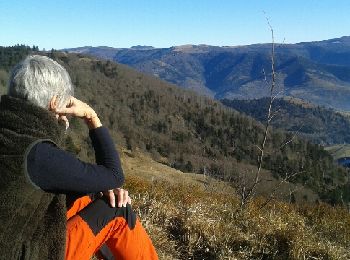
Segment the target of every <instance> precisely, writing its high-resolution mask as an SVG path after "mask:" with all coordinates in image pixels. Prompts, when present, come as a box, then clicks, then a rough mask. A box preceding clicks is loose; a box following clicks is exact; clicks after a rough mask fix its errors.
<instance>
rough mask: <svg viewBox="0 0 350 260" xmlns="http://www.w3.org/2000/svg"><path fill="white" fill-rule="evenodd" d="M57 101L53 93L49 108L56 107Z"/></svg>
mask: <svg viewBox="0 0 350 260" xmlns="http://www.w3.org/2000/svg"><path fill="white" fill-rule="evenodd" d="M57 103H58V99H57V95H54V96H53V97H52V98H51V100H50V102H49V110H50V111H55V110H56V109H57Z"/></svg>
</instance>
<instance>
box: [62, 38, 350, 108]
mask: <svg viewBox="0 0 350 260" xmlns="http://www.w3.org/2000/svg"><path fill="white" fill-rule="evenodd" d="M275 47H276V55H275V62H276V68H275V69H276V73H277V83H278V84H277V85H278V89H279V91H282V92H281V93H282V94H283V95H285V96H292V97H297V98H301V99H304V100H306V101H309V102H312V103H315V104H318V105H323V106H327V107H332V108H335V109H338V110H350V102H349V100H350V37H349V36H344V37H341V38H337V39H330V40H325V41H319V42H302V43H297V44H276V45H275ZM66 51H68V52H78V53H84V54H89V55H93V56H96V57H99V58H104V59H110V60H113V61H116V62H119V63H123V64H127V65H129V66H132V67H134V68H136V69H137V70H139V71H141V72H144V73H146V74H151V75H155V76H157V77H159V78H161V79H163V80H166V81H168V82H171V83H174V84H176V85H178V86H181V87H184V88H188V89H193V90H195V91H197V92H199V93H201V94H206V95H210V96H213V97H215V98H217V99H222V98H227V99H253V98H261V97H264V96H266V95H267V93H268V92H267V90H268V82H266V81H265V76H266V78H267V81H268V80H269V75H270V73H271V44H254V45H248V46H235V47H231V46H224V47H218V46H209V45H184V46H176V47H170V48H153V47H151V46H134V47H131V48H111V47H80V48H72V49H66Z"/></svg>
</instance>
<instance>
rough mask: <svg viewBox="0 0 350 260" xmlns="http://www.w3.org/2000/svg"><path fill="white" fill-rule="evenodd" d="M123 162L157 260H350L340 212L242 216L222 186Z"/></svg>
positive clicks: (253, 208) (345, 218)
mask: <svg viewBox="0 0 350 260" xmlns="http://www.w3.org/2000/svg"><path fill="white" fill-rule="evenodd" d="M122 159H123V164H124V169H125V171H126V174H127V185H126V186H127V188H128V189H129V190H130V192H131V193H132V194H133V205H134V208H135V209H136V211H137V212H138V215H139V216H140V218H141V220H142V222H143V225H144V226H145V228H146V229H147V230H148V232H149V234H150V236H151V237H152V240H153V242H154V244H155V247H156V248H157V251H158V254H159V256H160V259H350V251H349V250H350V214H349V213H348V212H347V211H346V210H345V209H342V208H333V207H331V206H329V205H325V204H320V205H313V206H310V205H299V206H296V205H291V204H287V203H283V202H278V201H273V202H271V203H270V204H269V205H268V206H267V207H265V208H263V209H260V205H261V204H262V203H263V202H264V200H263V199H255V200H254V201H253V202H252V203H251V204H250V205H249V207H248V208H247V209H246V210H245V211H244V212H240V211H239V210H238V207H239V201H238V199H237V198H236V197H235V196H234V195H233V192H230V188H227V189H224V188H223V187H224V186H225V185H224V184H223V183H220V182H215V181H213V182H211V187H210V188H208V186H206V185H203V181H201V179H200V176H197V175H192V176H193V177H194V178H191V177H192V176H191V174H184V173H181V172H178V171H175V170H172V169H171V168H169V167H167V166H164V165H161V164H157V163H155V162H152V161H151V160H150V159H147V157H129V156H126V155H124V156H122ZM147 169H148V170H147ZM162 171H163V172H162ZM215 190H217V192H215Z"/></svg>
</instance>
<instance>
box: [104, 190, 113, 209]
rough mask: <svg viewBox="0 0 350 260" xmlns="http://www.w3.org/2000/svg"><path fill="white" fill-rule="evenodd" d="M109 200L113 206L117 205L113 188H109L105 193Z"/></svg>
mask: <svg viewBox="0 0 350 260" xmlns="http://www.w3.org/2000/svg"><path fill="white" fill-rule="evenodd" d="M103 194H104V195H105V196H106V197H107V198H108V200H109V204H110V205H111V207H112V208H114V207H115V195H114V192H113V190H108V191H105V192H104V193H103Z"/></svg>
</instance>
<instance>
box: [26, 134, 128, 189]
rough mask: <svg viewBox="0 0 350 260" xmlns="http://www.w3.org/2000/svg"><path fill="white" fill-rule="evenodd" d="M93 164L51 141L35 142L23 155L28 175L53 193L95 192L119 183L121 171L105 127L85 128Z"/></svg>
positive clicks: (121, 177) (114, 186) (122, 175)
mask: <svg viewBox="0 0 350 260" xmlns="http://www.w3.org/2000/svg"><path fill="white" fill-rule="evenodd" d="M89 136H90V138H91V141H92V145H93V147H94V150H95V157H96V163H97V164H91V163H86V162H82V161H81V160H79V159H77V158H76V157H75V156H74V155H72V154H70V153H69V152H66V151H64V150H62V149H60V148H57V147H55V146H54V145H53V144H51V143H46V142H43V143H38V144H36V145H35V146H33V148H32V149H31V150H30V152H29V153H28V156H27V171H28V175H29V178H30V179H31V181H32V182H34V184H35V185H37V186H39V187H40V188H41V189H43V190H45V191H48V192H54V193H66V194H71V193H72V192H74V193H83V194H86V193H95V192H99V191H104V190H109V189H114V188H118V187H120V186H121V185H122V184H123V183H124V174H123V170H122V168H121V162H120V159H119V155H118V152H117V151H116V149H115V145H114V143H113V140H112V138H111V136H110V134H109V132H108V129H107V128H105V127H99V128H96V129H93V130H90V131H89Z"/></svg>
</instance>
